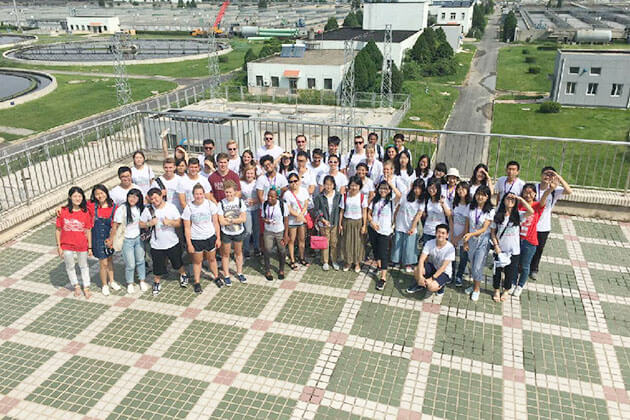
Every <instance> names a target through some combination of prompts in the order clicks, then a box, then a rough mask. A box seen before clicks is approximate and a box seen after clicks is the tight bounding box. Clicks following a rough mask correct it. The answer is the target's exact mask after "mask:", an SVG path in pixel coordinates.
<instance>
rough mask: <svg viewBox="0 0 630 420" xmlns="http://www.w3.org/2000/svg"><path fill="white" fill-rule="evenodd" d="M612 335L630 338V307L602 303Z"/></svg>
mask: <svg viewBox="0 0 630 420" xmlns="http://www.w3.org/2000/svg"><path fill="white" fill-rule="evenodd" d="M601 305H602V309H603V310H604V315H605V316H606V324H608V330H609V331H610V333H611V334H617V335H623V336H626V337H630V305H622V304H620V303H610V302H601Z"/></svg>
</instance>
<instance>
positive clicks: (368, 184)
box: [356, 162, 376, 203]
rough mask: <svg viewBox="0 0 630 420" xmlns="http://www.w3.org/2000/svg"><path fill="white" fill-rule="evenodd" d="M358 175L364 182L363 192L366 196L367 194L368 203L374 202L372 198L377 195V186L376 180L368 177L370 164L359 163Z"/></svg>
mask: <svg viewBox="0 0 630 420" xmlns="http://www.w3.org/2000/svg"><path fill="white" fill-rule="evenodd" d="M356 175H357V176H358V177H359V179H360V180H361V182H362V183H363V187H361V192H362V193H363V194H364V195H365V196H367V198H368V203H370V202H372V199H373V198H374V196H375V195H376V187H375V186H374V181H372V180H371V179H370V178H368V166H367V164H366V163H365V162H361V163H359V164H358V165H357V173H356Z"/></svg>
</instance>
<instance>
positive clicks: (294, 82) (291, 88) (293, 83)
mask: <svg viewBox="0 0 630 420" xmlns="http://www.w3.org/2000/svg"><path fill="white" fill-rule="evenodd" d="M289 91H290V92H291V93H297V79H294V78H290V79H289Z"/></svg>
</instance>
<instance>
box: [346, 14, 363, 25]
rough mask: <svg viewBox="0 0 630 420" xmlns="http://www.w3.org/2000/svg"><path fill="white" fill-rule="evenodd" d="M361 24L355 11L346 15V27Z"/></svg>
mask: <svg viewBox="0 0 630 420" xmlns="http://www.w3.org/2000/svg"><path fill="white" fill-rule="evenodd" d="M360 26H361V24H360V23H359V20H358V19H357V15H355V14H354V12H350V13H348V16H346V18H345V19H344V20H343V27H344V28H358V27H360Z"/></svg>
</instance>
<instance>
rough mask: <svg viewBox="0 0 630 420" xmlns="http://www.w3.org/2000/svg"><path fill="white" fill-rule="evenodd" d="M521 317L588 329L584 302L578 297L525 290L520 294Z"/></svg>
mask: <svg viewBox="0 0 630 420" xmlns="http://www.w3.org/2000/svg"><path fill="white" fill-rule="evenodd" d="M521 315H522V317H523V319H529V320H530V321H536V322H543V323H545V324H555V325H561V326H563V327H571V328H579V329H583V330H588V322H587V320H586V313H585V311H584V304H583V303H582V300H581V299H579V298H572V297H568V296H560V295H550V294H547V293H539V292H534V291H531V290H527V289H526V290H525V291H524V292H523V294H522V295H521Z"/></svg>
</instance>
